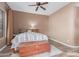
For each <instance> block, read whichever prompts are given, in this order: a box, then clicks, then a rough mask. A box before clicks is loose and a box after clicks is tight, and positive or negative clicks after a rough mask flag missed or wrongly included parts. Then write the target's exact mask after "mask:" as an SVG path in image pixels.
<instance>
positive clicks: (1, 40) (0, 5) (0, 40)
mask: <svg viewBox="0 0 79 59" xmlns="http://www.w3.org/2000/svg"><path fill="white" fill-rule="evenodd" d="M0 9H1V10H2V11H4V12H5V15H6V10H7V9H8V6H7V4H6V3H4V2H0ZM5 44H6V38H5V37H3V38H0V48H2V47H3V46H4V45H5Z"/></svg>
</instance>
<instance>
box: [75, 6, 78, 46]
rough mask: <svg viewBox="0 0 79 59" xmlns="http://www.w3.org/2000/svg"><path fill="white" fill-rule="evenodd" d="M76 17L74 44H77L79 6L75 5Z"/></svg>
mask: <svg viewBox="0 0 79 59" xmlns="http://www.w3.org/2000/svg"><path fill="white" fill-rule="evenodd" d="M76 10H77V11H76V12H77V13H76V19H75V45H78V46H79V7H76Z"/></svg>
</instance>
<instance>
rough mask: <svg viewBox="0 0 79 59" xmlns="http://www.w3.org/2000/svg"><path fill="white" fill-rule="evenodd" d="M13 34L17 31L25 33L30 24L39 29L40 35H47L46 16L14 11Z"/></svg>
mask: <svg viewBox="0 0 79 59" xmlns="http://www.w3.org/2000/svg"><path fill="white" fill-rule="evenodd" d="M13 16H14V33H17V32H18V30H19V29H21V30H22V31H25V30H26V29H28V28H30V24H32V23H33V24H36V25H35V28H36V29H39V31H40V32H41V33H44V34H48V16H44V15H36V14H31V13H25V12H19V11H14V12H13Z"/></svg>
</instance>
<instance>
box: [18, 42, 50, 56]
mask: <svg viewBox="0 0 79 59" xmlns="http://www.w3.org/2000/svg"><path fill="white" fill-rule="evenodd" d="M43 52H50V45H49V43H48V42H47V41H40V42H24V43H21V44H20V47H19V55H20V56H21V57H26V56H32V55H35V54H39V53H43Z"/></svg>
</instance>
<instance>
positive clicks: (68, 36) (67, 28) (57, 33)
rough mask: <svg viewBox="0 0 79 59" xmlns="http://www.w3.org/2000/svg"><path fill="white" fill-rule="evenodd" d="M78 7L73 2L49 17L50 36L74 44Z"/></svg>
mask: <svg viewBox="0 0 79 59" xmlns="http://www.w3.org/2000/svg"><path fill="white" fill-rule="evenodd" d="M75 17H76V9H75V7H74V4H73V3H71V4H69V5H67V6H65V7H64V8H62V9H60V10H59V11H58V12H56V13H54V14H52V15H50V17H49V36H50V37H53V38H56V40H58V41H61V42H64V43H66V44H70V45H75V44H74V36H75V35H74V32H75V28H74V25H75V24H74V20H75Z"/></svg>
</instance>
